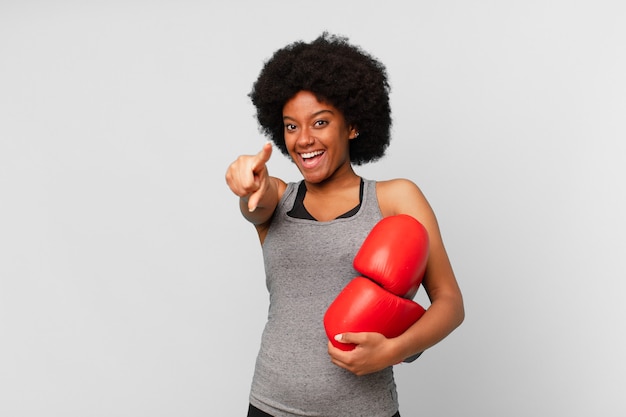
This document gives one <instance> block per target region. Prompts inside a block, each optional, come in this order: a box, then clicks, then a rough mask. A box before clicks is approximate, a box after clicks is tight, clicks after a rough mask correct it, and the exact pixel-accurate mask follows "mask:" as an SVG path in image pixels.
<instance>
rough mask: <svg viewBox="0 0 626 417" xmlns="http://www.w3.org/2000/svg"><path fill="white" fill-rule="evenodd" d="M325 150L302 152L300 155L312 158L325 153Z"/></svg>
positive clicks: (303, 157) (304, 157)
mask: <svg viewBox="0 0 626 417" xmlns="http://www.w3.org/2000/svg"><path fill="white" fill-rule="evenodd" d="M323 153H324V151H313V152H306V153H301V154H300V156H301V157H302V159H310V158H315V157H316V156H318V155H321V154H323Z"/></svg>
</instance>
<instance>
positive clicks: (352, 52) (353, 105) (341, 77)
mask: <svg viewBox="0 0 626 417" xmlns="http://www.w3.org/2000/svg"><path fill="white" fill-rule="evenodd" d="M302 90H306V91H310V92H311V93H313V94H314V95H315V96H316V97H317V99H318V100H319V101H321V102H325V103H327V104H331V105H332V106H334V107H336V108H337V109H338V110H339V111H341V112H342V113H343V116H344V118H345V120H346V122H347V123H348V125H349V126H355V127H356V128H357V129H358V132H359V137H358V139H357V140H351V141H350V160H351V162H352V163H354V164H356V165H361V164H363V163H366V162H373V161H375V160H377V159H379V158H381V157H382V156H383V155H384V154H385V150H386V149H387V147H388V146H389V141H390V130H391V107H390V105H389V91H390V87H389V83H388V81H387V72H386V69H385V67H384V66H383V64H382V63H381V62H379V61H378V60H377V59H375V58H374V57H372V56H371V55H370V54H368V53H367V52H364V51H363V50H362V49H361V48H360V47H358V46H355V45H352V44H350V43H349V41H348V39H347V38H346V37H343V36H337V35H331V34H329V33H328V32H324V33H323V34H322V35H320V36H319V37H318V38H317V39H315V40H314V41H312V42H311V43H305V42H302V41H297V42H294V43H292V44H290V45H287V46H286V47H284V48H282V49H279V50H278V51H276V52H275V53H274V55H273V56H272V57H271V58H270V59H269V60H268V61H266V62H265V64H264V66H263V69H262V70H261V73H260V74H259V77H258V78H257V80H256V81H255V82H254V84H253V87H252V91H251V92H250V94H249V97H250V98H251V100H252V103H253V104H254V106H255V107H256V116H257V120H258V122H259V125H260V130H261V131H262V132H263V133H264V134H266V135H267V136H269V137H270V138H271V140H272V141H273V142H274V143H275V144H276V146H277V147H278V148H279V149H280V151H281V152H282V153H283V154H285V155H287V156H288V155H289V153H288V151H287V147H286V145H285V135H284V123H283V107H284V105H285V103H286V102H287V101H289V99H291V98H292V97H293V96H295V95H296V94H297V93H298V92H299V91H302Z"/></svg>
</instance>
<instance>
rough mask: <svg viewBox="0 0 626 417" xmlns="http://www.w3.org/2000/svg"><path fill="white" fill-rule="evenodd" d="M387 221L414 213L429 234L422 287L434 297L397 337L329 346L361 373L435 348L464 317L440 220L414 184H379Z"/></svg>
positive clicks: (360, 336)
mask: <svg viewBox="0 0 626 417" xmlns="http://www.w3.org/2000/svg"><path fill="white" fill-rule="evenodd" d="M377 195H378V200H379V205H380V208H381V211H382V214H383V217H387V216H392V215H397V214H409V215H411V216H413V217H415V218H416V219H417V220H418V221H419V222H420V223H422V224H423V225H424V227H425V228H426V230H427V231H428V236H429V257H428V263H427V265H426V271H425V274H424V279H423V281H422V285H423V286H424V289H425V291H426V294H427V295H428V298H429V299H430V306H429V307H428V309H427V310H426V312H425V313H424V315H423V316H422V317H421V318H420V319H419V320H418V321H417V322H415V323H414V324H413V325H412V326H411V327H409V328H408V329H407V330H406V331H405V332H404V333H403V334H401V335H400V336H398V337H395V338H389V339H388V338H385V337H384V336H383V335H381V334H378V333H345V334H343V335H342V336H341V337H342V339H341V342H344V343H355V344H357V345H358V346H357V347H356V348H355V349H354V350H352V351H348V352H344V351H341V350H339V349H337V348H335V347H334V346H332V344H330V343H329V354H330V356H331V360H332V361H333V363H335V364H337V365H338V366H341V367H343V368H345V369H348V370H350V371H351V372H353V373H355V374H357V375H362V374H367V373H370V372H375V371H378V370H380V369H383V368H385V367H387V366H390V365H394V364H397V363H400V362H402V361H403V360H404V359H406V358H408V357H410V356H413V355H414V354H417V353H419V352H423V351H424V350H426V349H428V348H430V347H432V346H434V345H435V344H437V343H439V342H440V341H441V340H443V339H444V338H445V337H446V336H448V335H449V334H450V333H451V332H452V331H453V330H454V329H456V328H457V327H458V326H459V325H460V324H461V323H462V322H463V319H464V317H465V310H464V307H463V297H462V295H461V290H460V288H459V285H458V283H457V280H456V277H455V275H454V271H453V270H452V265H451V264H450V260H449V258H448V254H447V252H446V250H445V247H444V244H443V239H442V237H441V232H440V230H439V225H438V223H437V219H436V216H435V214H434V212H433V210H432V208H431V206H430V204H429V203H428V201H427V200H426V198H425V196H424V195H423V194H422V192H421V190H420V189H419V188H418V187H417V185H415V184H414V183H413V182H411V181H409V180H405V179H396V180H390V181H384V182H379V183H377Z"/></svg>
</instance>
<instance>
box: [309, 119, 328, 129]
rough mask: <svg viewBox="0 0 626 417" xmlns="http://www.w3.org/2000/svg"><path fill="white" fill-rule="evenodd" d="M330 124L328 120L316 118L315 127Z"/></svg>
mask: <svg viewBox="0 0 626 417" xmlns="http://www.w3.org/2000/svg"><path fill="white" fill-rule="evenodd" d="M327 124H328V122H327V121H326V120H316V121H315V123H314V124H313V126H315V127H324V126H326V125H327Z"/></svg>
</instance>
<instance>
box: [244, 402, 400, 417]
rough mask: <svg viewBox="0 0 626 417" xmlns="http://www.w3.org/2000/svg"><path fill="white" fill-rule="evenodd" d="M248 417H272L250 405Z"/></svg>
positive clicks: (395, 415) (398, 414)
mask: <svg viewBox="0 0 626 417" xmlns="http://www.w3.org/2000/svg"><path fill="white" fill-rule="evenodd" d="M248 417H272V415H271V414H267V413H266V412H264V411H261V410H259V409H258V408H256V407H255V406H253V405H252V404H250V407H249V408H248ZM391 417H400V412H399V411H398V412H397V413H395V414H394V415H393V416H391Z"/></svg>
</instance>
